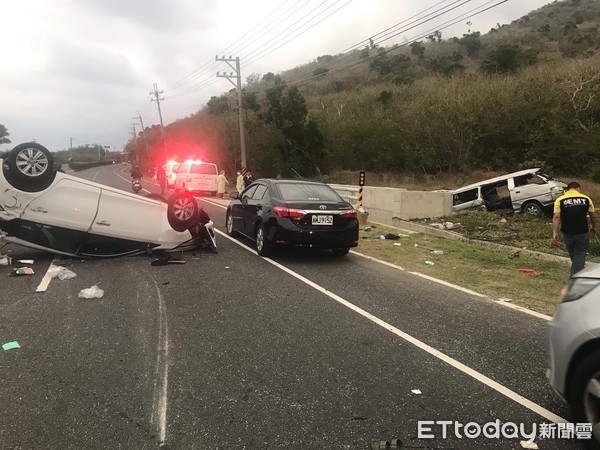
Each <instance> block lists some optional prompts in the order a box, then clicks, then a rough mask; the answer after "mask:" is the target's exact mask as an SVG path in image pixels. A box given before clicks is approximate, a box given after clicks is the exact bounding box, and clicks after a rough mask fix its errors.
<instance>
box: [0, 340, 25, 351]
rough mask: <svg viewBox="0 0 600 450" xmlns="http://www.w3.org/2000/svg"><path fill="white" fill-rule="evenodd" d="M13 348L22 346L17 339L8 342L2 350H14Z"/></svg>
mask: <svg viewBox="0 0 600 450" xmlns="http://www.w3.org/2000/svg"><path fill="white" fill-rule="evenodd" d="M13 348H21V346H20V345H19V343H18V342H17V341H12V342H7V343H6V344H4V345H3V346H2V350H4V351H6V350H12V349H13Z"/></svg>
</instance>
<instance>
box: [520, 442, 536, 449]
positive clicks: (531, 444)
mask: <svg viewBox="0 0 600 450" xmlns="http://www.w3.org/2000/svg"><path fill="white" fill-rule="evenodd" d="M521 447H523V448H533V449H537V448H539V447H538V446H537V444H536V443H535V442H529V441H521Z"/></svg>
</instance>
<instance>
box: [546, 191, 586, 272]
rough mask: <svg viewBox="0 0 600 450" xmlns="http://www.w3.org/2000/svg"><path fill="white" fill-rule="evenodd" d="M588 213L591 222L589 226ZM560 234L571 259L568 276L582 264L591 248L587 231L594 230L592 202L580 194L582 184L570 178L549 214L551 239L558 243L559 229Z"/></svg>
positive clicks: (581, 266)
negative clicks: (551, 215)
mask: <svg viewBox="0 0 600 450" xmlns="http://www.w3.org/2000/svg"><path fill="white" fill-rule="evenodd" d="M588 216H589V218H590V224H591V227H590V225H588ZM559 225H560V231H561V233H562V236H563V240H564V243H565V247H567V251H568V252H569V258H570V259H571V276H572V275H573V274H575V273H577V272H579V271H580V270H581V269H583V267H584V266H585V256H586V254H587V252H588V249H589V247H590V235H589V233H590V232H591V233H594V234H595V233H596V215H595V209H594V203H593V202H592V199H591V198H589V197H588V196H587V195H584V194H582V193H581V186H580V185H579V183H578V182H576V181H573V182H571V183H569V184H568V185H567V192H565V193H564V194H563V195H561V196H560V197H558V198H557V199H556V200H555V201H554V216H553V217H552V239H553V240H554V242H558V228H559Z"/></svg>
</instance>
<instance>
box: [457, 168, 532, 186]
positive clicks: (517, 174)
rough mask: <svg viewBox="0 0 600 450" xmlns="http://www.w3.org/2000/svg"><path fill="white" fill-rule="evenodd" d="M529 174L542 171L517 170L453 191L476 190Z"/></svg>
mask: <svg viewBox="0 0 600 450" xmlns="http://www.w3.org/2000/svg"><path fill="white" fill-rule="evenodd" d="M530 173H533V174H535V173H542V169H541V168H539V167H537V168H535V169H525V170H519V171H518V172H511V173H507V174H506V175H500V176H499V177H494V178H489V179H487V180H482V181H479V182H478V183H473V184H469V185H467V186H463V187H460V188H458V189H455V190H454V192H461V191H468V190H469V189H473V188H476V187H477V186H481V185H482V184H493V183H497V182H498V181H503V180H506V179H508V178H512V177H520V176H523V175H527V174H530Z"/></svg>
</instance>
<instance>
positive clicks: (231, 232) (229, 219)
mask: <svg viewBox="0 0 600 450" xmlns="http://www.w3.org/2000/svg"><path fill="white" fill-rule="evenodd" d="M225 227H226V228H227V234H228V235H229V236H237V234H238V232H237V231H235V229H234V228H233V214H232V213H231V211H228V212H227V216H226V217H225Z"/></svg>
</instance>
